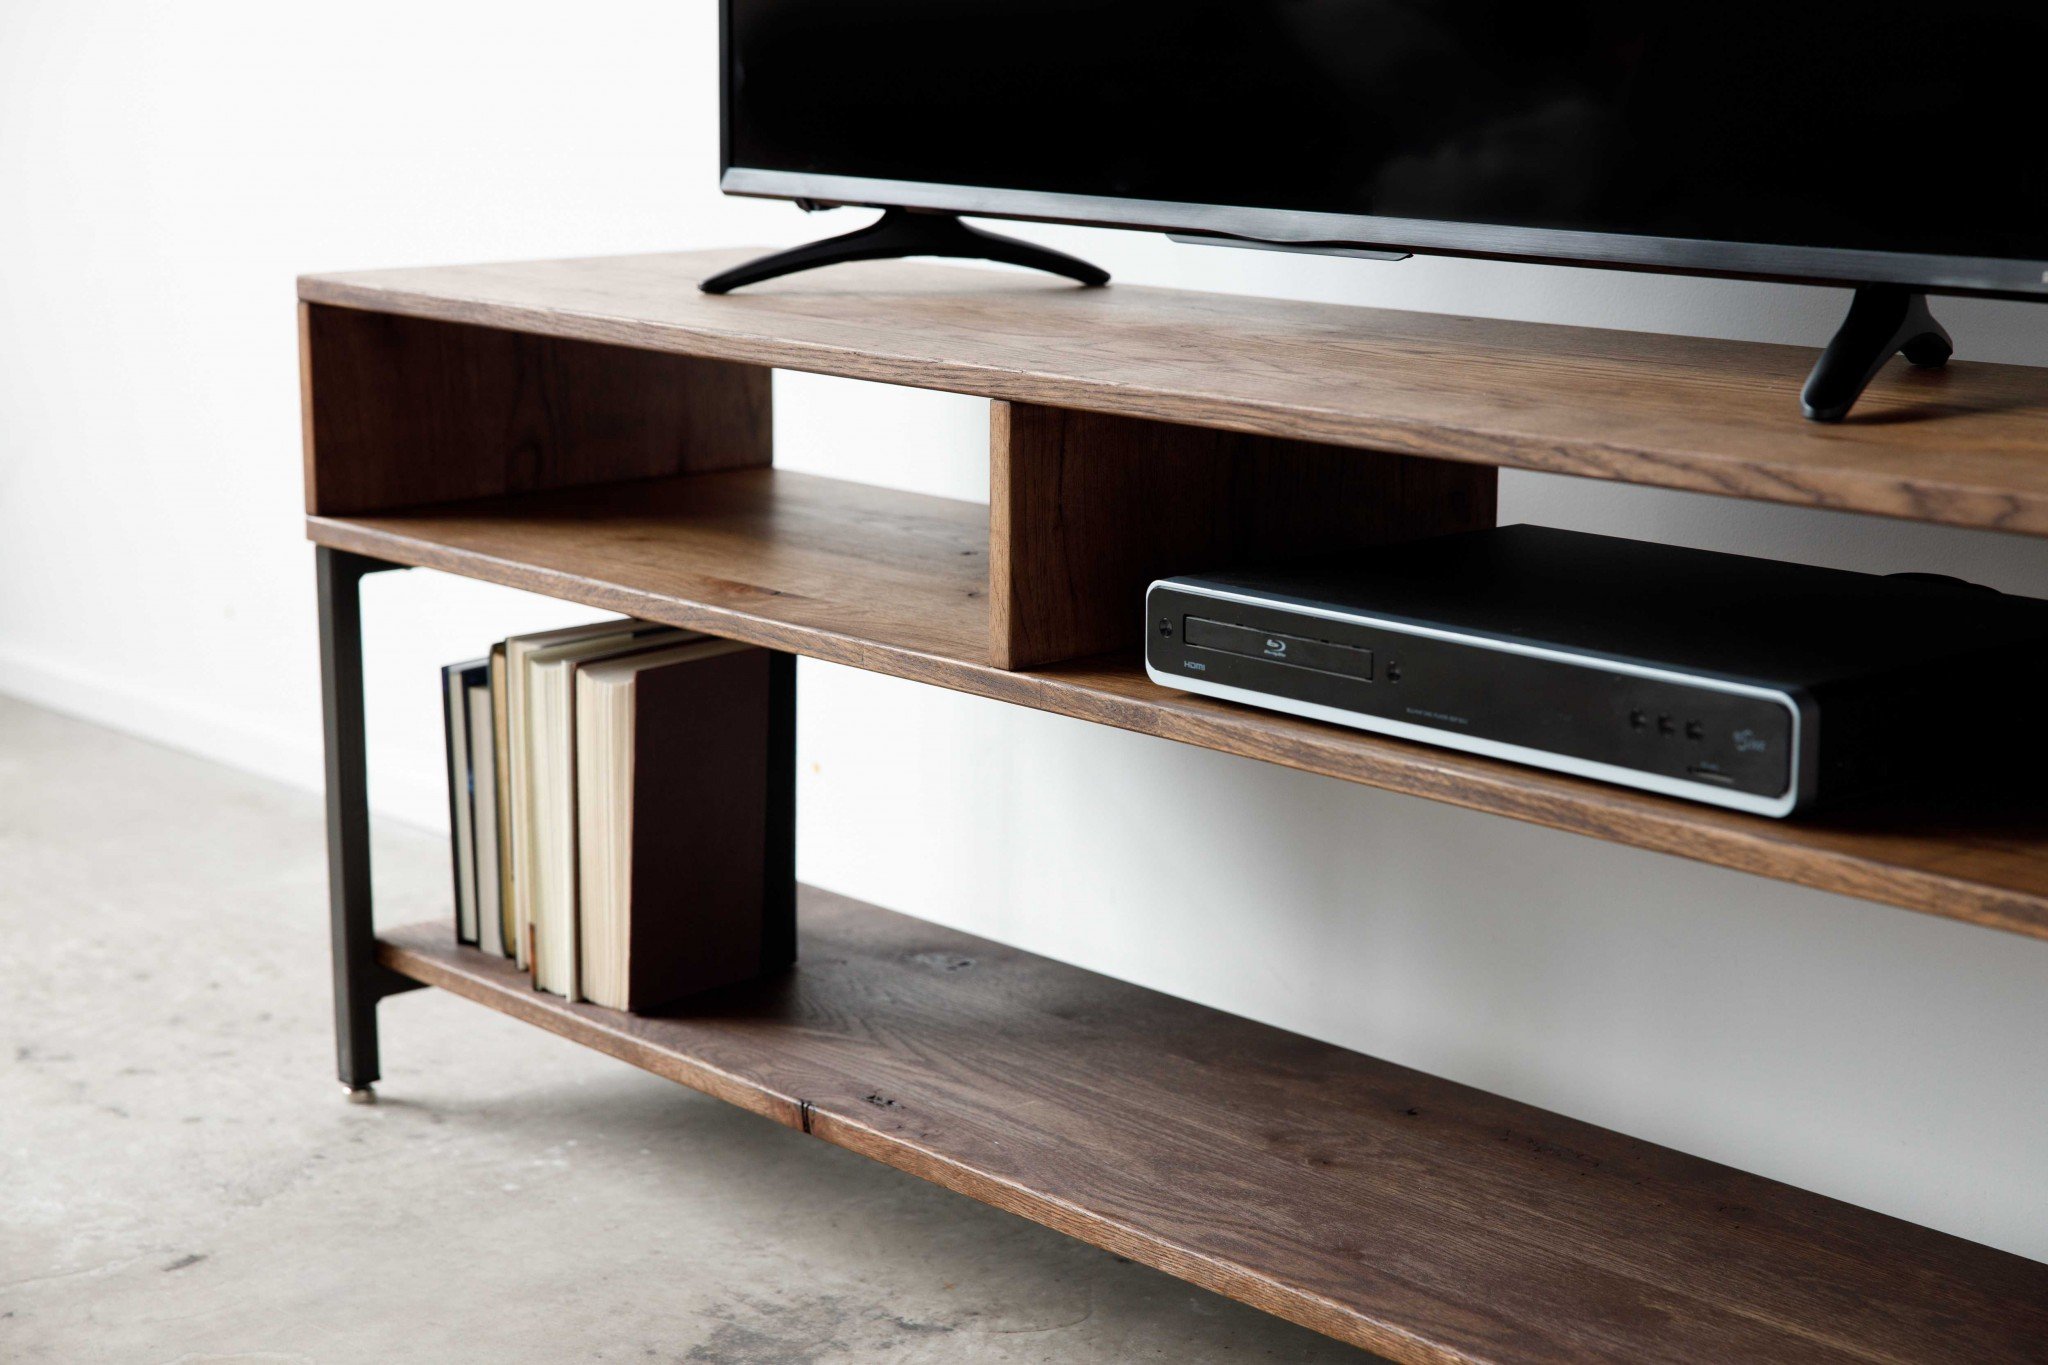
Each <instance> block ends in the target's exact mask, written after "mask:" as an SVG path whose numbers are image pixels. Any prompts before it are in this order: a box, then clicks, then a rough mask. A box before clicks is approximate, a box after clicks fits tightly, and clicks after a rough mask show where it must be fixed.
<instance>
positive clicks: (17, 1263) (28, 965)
mask: <svg viewBox="0 0 2048 1365" xmlns="http://www.w3.org/2000/svg"><path fill="white" fill-rule="evenodd" d="M379 833H380V842H379V844H378V849H377V858H378V869H377V875H378V896H379V906H380V912H379V918H380V920H384V921H385V922H400V921H403V920H406V919H421V918H427V917H431V916H436V915H439V914H441V913H442V912H443V907H444V906H445V904H446V900H447V885H446V883H447V861H446V851H445V846H444V845H443V844H442V842H441V841H440V840H439V839H438V838H432V837H429V836H426V835H423V834H419V833H415V832H409V831H403V830H397V831H393V830H380V831H379ZM325 879H326V871H325V858H324V854H323V851H322V844H321V812H320V805H319V802H318V800H317V799H316V798H314V797H312V796H309V795H306V794H304V793H301V792H297V791H293V790H289V789H287V788H283V787H279V786H276V785H273V784H271V783H268V782H264V781H260V780H258V779H255V778H251V777H248V776H245V775H243V774H240V773H236V772H232V771H229V770H227V769H224V768H220V767H217V766H214V765H212V764H209V763H206V762H203V761H201V760H199V759H195V758H190V757H187V756H185V755H182V754H177V753H173V752H170V751H168V750H164V749H160V748H157V747H154V746H152V745H149V744H146V743H142V742H140V741H137V740H133V739H129V738H125V737H123V736H120V735H116V734H113V733H111V732H108V731H105V730H101V729H98V728H95V727H93V726H89V725H85V724H82V723H80V722H77V721H73V720H68V719H64V718H61V717H58V716H55V715H52V714H50V713H48V712H45V711H40V710H36V709H33V708H30V707H27V706H24V705H21V704H19V703H14V702H9V701H6V700H4V699H0V979H4V981H5V982H6V985H5V986H4V987H0V1049H4V1052H0V1057H4V1058H5V1059H6V1060H5V1061H4V1062H0V1359H4V1360H8V1361H65V1362H71V1361H93V1362H128V1361H136V1362H171V1361H214V1360H247V1361H321V1362H342V1361H390V1360H433V1361H451V1360H489V1361H494V1362H498V1361H502V1362H515V1361H541V1360H547V1361H558V1360H565V1359H596V1360H649V1361H691V1362H712V1363H713V1365H769V1362H819V1363H820V1365H824V1363H825V1362H868V1361H905V1362H939V1361H946V1362H953V1361H964V1362H999V1361H1000V1362H1024V1361H1060V1362H1076V1363H1077V1365H1086V1363H1087V1362H1096V1361H1130V1360H1164V1361H1177V1362H1202V1361H1226V1360H1229V1361H1235V1360H1284V1361H1299V1362H1319V1361H1362V1360H1366V1359H1368V1357H1366V1356H1364V1355H1363V1354H1361V1353H1359V1352H1356V1351H1352V1350H1349V1349H1348V1348H1344V1347H1340V1346H1338V1345H1336V1344H1335V1343H1333V1342H1329V1341H1326V1340H1324V1339H1323V1338H1321V1337H1317V1336H1315V1335H1313V1334H1311V1333H1309V1332H1306V1331H1303V1330H1300V1329H1298V1328H1295V1327H1291V1326H1289V1325H1287V1324H1285V1323H1282V1322H1279V1321H1277V1320H1275V1319H1271V1318H1267V1317H1264V1316H1263V1315H1261V1314H1258V1313H1255V1312H1253V1311H1252V1310H1250V1309H1247V1308H1242V1307H1239V1306H1238V1305H1236V1304H1233V1303H1229V1302H1227V1301H1225V1300H1223V1299H1220V1298H1217V1297H1215V1296H1213V1295H1210V1294H1207V1293H1204V1292H1201V1291H1199V1290H1195V1289H1191V1288H1189V1287H1187V1286H1185V1285H1182V1284H1180V1283H1178V1282H1177V1281H1174V1280H1171V1279H1169V1278H1167V1277H1165V1276H1163V1275H1159V1274H1157V1273H1155V1272H1153V1271H1150V1270H1147V1269H1145V1268H1143V1267H1141V1266H1137V1265H1133V1264H1130V1263H1128V1262H1124V1261H1119V1260H1118V1259H1116V1258H1115V1257H1113V1256H1110V1255H1108V1254H1106V1253H1104V1252H1100V1251H1097V1250H1095V1249H1093V1248H1091V1247H1087V1246H1083V1245H1081V1244H1080V1243H1077V1242H1072V1241H1069V1240H1067V1239H1065V1238H1063V1237H1060V1236H1058V1235H1056V1234H1054V1233H1051V1232H1048V1231H1046V1230H1044V1229H1042V1228H1038V1227H1035V1226H1032V1225H1030V1224H1028V1223H1025V1222H1023V1221H1021V1220H1019V1219H1016V1218H1013V1217H1010V1216H1008V1215H1006V1214H1001V1213H997V1212H995V1211H993V1210H991V1209H986V1208H983V1207H981V1206H980V1205H977V1204H974V1203H971V1202H969V1201H968V1200H966V1199H963V1198H960V1197H958V1196H955V1195H951V1194H947V1193H945V1192H944V1191H941V1190H938V1189H935V1188H932V1187H930V1186H927V1185H924V1184H923V1183H921V1182H919V1181H916V1180H913V1179H911V1178H910V1177H908V1176H903V1175H899V1174H897V1173H896V1172H894V1171H890V1170H887V1169H885V1168H883V1167H880V1166H877V1165H873V1164H871V1163H869V1162H867V1161H865V1160H863V1159H862V1158H860V1157H857V1156H854V1155H852V1154H850V1153H847V1152H842V1151H839V1150H837V1149H835V1148H831V1147H827V1146H825V1145H824V1144H822V1143H819V1142H814V1141H811V1140H809V1139H807V1138H804V1137H802V1136H800V1135H799V1134H796V1133H792V1132H789V1131H787V1130H785V1129H782V1128H778V1127H776V1126H774V1125H772V1124H770V1123H768V1122H767V1121H765V1120H762V1119H758V1118H754V1117H752V1116H750V1115H747V1114H743V1113H741V1112H739V1111H738V1110H735V1109H731V1108H728V1107H727V1106H724V1105H722V1104H719V1103H717V1102H715V1101H712V1100H709V1099H705V1098H703V1097H702V1096H699V1095H696V1094H693V1093H691V1092H689V1091H686V1090H683V1089H682V1088H680V1087H678V1086H675V1085H672V1084H670V1083H668V1082H666V1081H661V1080H657V1079H655V1078H654V1077H651V1076H647V1075H644V1074H642V1073H640V1072H638V1071H634V1070H632V1069H631V1068H629V1067H627V1066H625V1065H624V1064H622V1063H619V1062H615V1061H612V1060H610V1059H608V1058H604V1057H600V1056H597V1055H596V1054H593V1053H589V1052H586V1051H584V1050H582V1049H580V1048H577V1047H575V1046H573V1045H571V1044H569V1043H566V1042H563V1041H561V1040H560V1039H557V1038H554V1037H552V1036H550V1035H547V1034H544V1033H541V1032H539V1031H537V1030H534V1029H531V1028H528V1027H525V1026H523V1025H519V1024H515V1023H513V1022H512V1021H511V1020H509V1019H506V1018H503V1017H501V1016H499V1015H497V1014H494V1013H491V1012H490V1011H487V1010H483V1009H480V1008H478V1007H477V1006H475V1005H472V1004H469V1003H468V1002H466V1001H462V1000H458V999H456V998H454V997H452V996H448V995H444V994H441V993H439V992H434V991H419V992H415V993H413V994H410V995H406V996H402V997H399V998H397V999H395V1000H392V1001H389V1002H387V1003H386V1004H385V1005H384V1006H383V1007H382V1011H383V1014H382V1017H383V1023H384V1069H385V1072H386V1080H385V1082H384V1084H383V1085H382V1086H381V1087H380V1090H381V1093H382V1097H383V1102H382V1103H381V1104H378V1105H376V1106H374V1107H363V1106H355V1105H349V1104H346V1103H344V1102H343V1100H342V1094H341V1091H340V1089H339V1088H338V1087H337V1086H336V1084H335V1082H334V1081H333V1079H332V1065H333V1063H332V1051H331V1044H330V1039H329V1013H328V1011H329V1003H328V987H327V978H326V970H327V967H326V943H325V936H326V932H327V921H326V908H325V903H326V890H325V885H326V880H325Z"/></svg>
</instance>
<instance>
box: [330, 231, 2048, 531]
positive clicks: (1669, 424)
mask: <svg viewBox="0 0 2048 1365" xmlns="http://www.w3.org/2000/svg"><path fill="white" fill-rule="evenodd" d="M753 254H756V253H754V252H751V251H710V252H693V253H687V254H674V255H659V256H633V257H615V258H606V259H598V260H574V261H532V262H521V263H514V264H499V265H475V266H454V267H435V268H429V269H415V270H381V271H374V272H368V273H359V274H343V275H315V276H308V277H306V278H304V279H302V280H301V281H300V282H299V295H300V298H301V299H303V300H305V301H306V302H308V303H310V304H314V305H324V306H328V307H333V308H342V309H357V310H370V311H372V312H378V313H386V314H396V315H402V316H406V317H413V318H427V319H439V320H443V321H448V322H457V323H468V324H477V325H481V326H484V327H489V328H502V329H505V330H506V331H508V332H516V333H525V334H530V335H538V336H547V337H559V338H572V339H579V340H582V341H590V342H600V343H611V344H614V345H617V346H621V347H631V348H641V349H644V350H648V351H658V352H668V353H671V354H674V355H685V356H693V357H700V358H707V359H713V360H720V361H737V362H742V363H744V364H747V365H756V366H773V367H781V368H786V369H795V370H810V371H815V372H817V373H821V374H834V375H846V376H851V377H853V378H857V379H872V380H880V381H883V382H885V383H890V384H902V385H910V386H914V387H920V388H935V389H950V390H956V391H959V392H963V393H974V394H980V395H983V396H986V397H991V398H996V399H1002V400H1006V401H1010V402H1022V403H1038V404H1046V405H1050V406H1054V407H1059V408H1066V409H1077V410H1081V411H1085V412H1097V413H1110V414H1118V415H1122V416H1127V417H1139V418H1149V419H1154V420H1157V421H1163V422H1171V423H1181V424H1186V425H1190V426H1199V427H1214V428H1221V429H1224V430H1229V431H1239V432H1251V433H1259V434H1263V435H1268V436H1279V437H1287V438H1294V439H1299V440H1305V441H1316V442H1326V443H1330V444H1334V445H1340V446H1355V447H1361V448H1366V449H1371V450H1376V451H1391V452H1398V453H1403V454H1410V455H1424V456H1434V457H1437V458H1440V459H1446V460H1453V461H1466V462H1472V463H1477V464H1486V465H1499V466H1504V467H1511V468H1519V469H1538V470H1546V471H1549V472H1552V473H1558V474H1576V475H1584V476H1587V477H1592V478H1602V479H1619V480H1624V481H1627V482H1632V483H1641V484H1652V485H1657V486H1660V487H1666V488H1684V489H1692V490H1695V491H1698V492H1705V493H1719V494H1726V495H1730V496H1735V497H1743V498H1758V499H1764V500H1768V501H1772V502H1784V503H1794V504H1799V505H1804V506H1813V507H1829V508H1836V509H1840V510H1844V511H1856V512H1873V513H1879V514H1883V515H1887V516H1897V517H1910V518H1914V519H1918V520H1924V521H1935V522H1945V523H1949V524H1952V525H1957V526H1975V527H1987V528H1994V529H1998V530H2005V531H2017V532H2025V533H2028V534H2033V535H2042V534H2048V373H2044V372H2043V371H2042V370H2039V369H2035V368H2032V367H2027V366H2011V365H1988V364H1975V363H1967V362H1958V363H1956V364H1953V365H1951V366H1950V367H1949V368H1947V369H1946V370H1942V371H1934V372H1930V371H1918V370H1913V369H1910V368H1908V367H1907V366H1906V365H1905V364H1904V363H1903V362H1895V363H1894V364H1893V365H1892V366H1891V367H1890V368H1889V369H1887V370H1886V372H1885V373H1884V374H1883V375H1882V376H1881V377H1880V378H1879V379H1878V380H1877V382H1876V383H1875V384H1874V385H1872V387H1871V389H1870V391H1869V393H1868V394H1867V395H1866V396H1865V397H1864V399H1863V400H1862V401H1861V402H1860V403H1859V404H1858V406H1857V409H1856V411H1855V413H1854V414H1853V415H1852V416H1851V418H1850V420H1849V421H1847V422H1844V423H1842V424H1840V425H1839V426H1818V425H1815V424H1813V423H1809V422H1804V421H1802V420H1800V417H1799V411H1798V401H1797V400H1798V391H1799V386H1800V382H1801V381H1802V380H1803V379H1804V377H1805V374H1806V371H1807V370H1808V368H1809V367H1810V366H1811V365H1812V363H1813V356H1814V353H1813V352H1812V351H1810V350H1807V349H1805V348H1802V347H1795V346H1775V345H1762V344H1757V343H1751V342H1733V341H1713V340H1700V339H1694V338H1685V337H1673V336H1664V335H1655V334H1648V333H1637V332H1617V331H1602V330H1595V329H1591V328H1579V327H1557V326H1546V325H1540V324H1534V323H1511V322H1495V321H1488V320H1483V319H1474V318H1460V317H1445V316H1437V315H1433V314H1423V313H1404V312H1392V311H1387V310H1379V309H1366V308H1352V307H1344V306H1338V305H1330V304H1314V303H1290V302H1285V301H1281V300H1274V299H1259V298H1246V297H1237V296H1231V295H1220V294H1199V293H1189V292H1183V291H1175V290H1163V289H1148V288H1140V287H1134V286H1130V285H1112V286H1111V287H1109V288H1108V289H1098V290H1084V289H1076V288H1073V287H1071V286H1066V285H1062V284H1056V283H1047V282H1045V281H1044V280H1042V279H1041V278H1039V277H1036V276H1030V275H1022V274H1014V273H998V272H994V271H988V270H975V269H963V268H960V267H952V266H931V265H911V264H902V263H894V262H872V263H864V264H859V265H849V266H841V267H837V268H835V269H833V270H831V271H827V272H821V273H819V274H816V275H806V276H801V277H796V278H792V279H787V280H780V281H775V282H773V283H769V284H765V285H760V286H757V287H754V288H751V289H749V290H747V291H746V292H745V293H743V294H735V295H732V296H729V297H712V296H707V295H703V294H700V293H699V292H698V290H697V288H696V285H697V281H698V280H700V279H702V278H703V277H705V276H706V275H709V274H711V273H713V272H715V271H717V270H719V269H722V268H724V267H726V266H729V265H732V264H735V263H736V262H738V261H740V260H742V259H745V258H746V257H748V256H750V255H753Z"/></svg>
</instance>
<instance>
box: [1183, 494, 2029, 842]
mask: <svg viewBox="0 0 2048 1365" xmlns="http://www.w3.org/2000/svg"><path fill="white" fill-rule="evenodd" d="M1146 617H1147V619H1146V655H1145V668H1146V672H1147V673H1148V674H1149V675H1150V676H1151V678H1152V680H1153V681H1154V682H1157V683H1160V684H1163V685H1165V686H1167V687H1175V688H1181V689H1183V690H1186V691H1189V692H1199V693H1203V694H1206V695H1209V696H1214V697H1222V698H1225V699H1228V700H1230V701H1235V702H1243V703H1247V704H1250V705H1253V706H1262V707H1268V708H1271V709H1274V710H1278V711H1286V712H1290V713H1292V714H1295V715H1299V716H1307V717H1310V718H1313V719H1316V720H1324V721H1333V722H1336V723H1337V724H1340V725H1349V726H1354V727H1356V728H1358V729H1361V730H1370V731H1374V732H1376V733H1379V734H1386V735H1394V736H1398V737H1399V738H1402V739H1409V740H1419V741H1422V742H1424V743H1428V744H1437V745H1442V746H1444V747H1446V748H1451V749H1460V750H1464V751H1466V752H1468V753H1476V754H1483V755H1487V756H1490V757H1494V758H1501V759H1509V760H1513V761H1516V762H1521V763H1529V764H1534V765H1536V766H1538V767H1543V768H1550V769H1554V770H1556V771H1559V772H1565V773H1573V774H1576V775H1578V776H1581V777H1589V778H1596V779H1599V780H1602V781H1607V782H1617V783H1621V784H1623V785H1625V786H1630V787H1639V788H1642V789H1644V790H1647V791H1654V792H1662V793H1665V794H1667V795H1671V796H1682V797H1688V798H1690V799H1692V800H1696V801H1704V802H1708V803H1710V804H1713V805H1717V806H1727V807H1731V808H1733V809H1736V810H1743V811H1751V812H1754V813H1756V814H1759V815H1772V816H1784V815H1789V814H1791V813H1792V812H1793V811H1795V810H1802V809H1804V808H1806V807H1809V806H1811V805H1813V804H1814V803H1816V802H1818V801H1823V800H1824V801H1828V802H1834V801H1839V800H1842V799H1846V798H1848V797H1852V796H1856V795H1861V794H1864V793H1867V792H1870V791H1874V790H1877V789H1881V788H1886V787H1893V786H1898V785H1901V784H1912V783H1922V784H1934V783H1939V782H1944V781H1947V782H1954V781H1960V780H1968V781H1981V780H1987V779H1990V778H1994V777H1996V776H1999V775H2000V774H2001V772H2008V771H2011V770H2012V769H2014V768H2016V767H2017V766H2018V765H2020V764H2021V763H2024V762H2026V761H2029V760H2030V759H2031V758H2032V756H2033V755H2034V754H2035V753H2038V751H2039V747H2040V741H2039V739H2038V738H2037V736H2038V734H2039V732H2040V729H2041V727H2040V723H2039V718H2038V717H2037V716H2036V715H2035V714H2034V713H2035V711H2036V710H2037V709H2038V708H2039V707H2040V706H2041V704H2042V700H2041V699H2042V696H2043V691H2042V677H2043V675H2042V667H2043V664H2044V663H2048V602H2040V601H2035V600H2033V599H2029V598H2019V597H2010V596H2006V595H2003V594H2000V593H1997V592H1993V591H1991V590H1990V589H1988V588H1981V587H1976V586H1973V585H1970V584H1966V583H1962V582H1959V581H1957V580H1954V579H1947V578H1940V577H1936V576H1931V575H1919V574H1903V575H1893V576H1889V577H1886V576H1879V575H1873V574H1860V573H1848V572H1844V571H1841V570H1837V569H1821V568H1814V567H1811V566H1808V565H1802V564H1786V563H1780V562H1777V561H1773V560H1765V559H1753V558H1749V557H1746V556H1742V555H1730V554H1719V553H1714V552H1711V551H1706V550H1691V549H1682V548H1678V547H1675V546H1667V545H1656V544H1651V543H1648V542H1643V541H1634V540H1622V539H1617V538H1615V537H1611V536H1596V535H1587V534H1584V533H1581V532H1575V531H1559V530H1552V529H1549V528H1545V527H1537V526H1506V527H1500V528H1497V529H1494V530H1488V531H1474V532H1470V533H1467V534H1464V535H1456V536H1445V537H1441V538H1438V539H1434V540H1426V541H1419V542H1413V543H1410V544H1405V545H1390V546H1384V547H1380V548H1377V549H1373V550H1368V551H1365V552H1362V553H1359V554H1354V555H1351V556H1349V557H1347V558H1346V559H1345V560H1344V561H1343V562H1342V563H1341V564H1324V565H1318V566H1312V567H1298V568H1290V569H1278V570H1272V571H1262V572H1248V573H1217V574H1207V575H1201V576H1191V577H1184V578H1169V579H1162V580H1160V581H1158V582H1156V583H1154V584H1153V585H1152V586H1151V588H1150V589H1149V590H1148V591H1147V594H1146Z"/></svg>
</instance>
